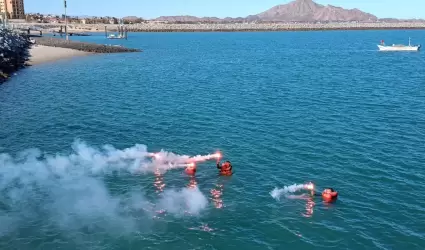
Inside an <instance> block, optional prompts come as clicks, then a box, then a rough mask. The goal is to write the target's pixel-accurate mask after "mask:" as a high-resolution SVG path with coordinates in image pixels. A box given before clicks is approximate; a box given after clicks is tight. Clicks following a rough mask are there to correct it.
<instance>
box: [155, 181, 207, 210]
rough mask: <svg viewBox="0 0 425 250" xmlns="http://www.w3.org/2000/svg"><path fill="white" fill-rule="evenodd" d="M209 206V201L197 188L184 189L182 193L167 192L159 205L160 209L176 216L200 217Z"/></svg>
mask: <svg viewBox="0 0 425 250" xmlns="http://www.w3.org/2000/svg"><path fill="white" fill-rule="evenodd" d="M207 205H208V200H207V198H206V197H205V196H204V194H202V192H201V191H200V190H199V189H198V188H197V187H195V188H184V189H182V190H181V191H175V190H167V191H166V192H164V195H163V197H162V199H161V200H160V201H159V203H158V208H160V209H164V210H166V211H168V212H169V213H172V214H175V215H179V216H182V215H185V214H191V215H199V213H200V212H201V211H202V210H204V209H205V208H206V207H207Z"/></svg>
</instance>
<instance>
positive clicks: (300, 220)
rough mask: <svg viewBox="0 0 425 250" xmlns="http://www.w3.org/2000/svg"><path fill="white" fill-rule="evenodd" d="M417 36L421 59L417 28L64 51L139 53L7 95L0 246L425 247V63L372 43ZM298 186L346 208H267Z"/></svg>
mask: <svg viewBox="0 0 425 250" xmlns="http://www.w3.org/2000/svg"><path fill="white" fill-rule="evenodd" d="M409 36H410V37H411V38H412V42H413V43H415V44H416V43H421V44H424V45H425V31H349V32H339V31H338V32H337V31H332V32H287V33H140V34H130V38H129V40H128V41H121V40H107V39H105V38H104V37H103V36H102V35H101V34H100V35H97V36H92V37H82V38H73V39H81V40H86V41H94V42H98V43H103V44H111V43H114V44H123V45H125V46H130V47H137V48H142V49H143V50H144V52H143V53H134V54H114V55H95V56H87V57H83V58H78V59H71V60H65V61H60V62H55V63H49V64H44V65H38V66H34V67H31V68H28V69H26V70H23V71H20V72H18V74H17V75H16V76H15V77H13V79H11V80H10V81H9V82H7V83H6V84H3V85H1V86H0V153H4V154H2V155H1V156H0V249H31V250H33V249H43V250H44V249H164V250H165V249H229V250H230V249H246V250H248V249H299V250H304V249H409V250H411V249H425V194H424V190H425V189H424V187H425V179H424V178H425V174H424V164H425V72H424V70H425V56H424V52H420V53H380V52H378V51H377V46H376V44H377V43H378V42H379V41H380V40H381V39H384V40H385V41H386V42H387V43H389V44H392V43H407V42H408V38H409ZM136 144H141V145H138V146H135V145H136ZM105 145H111V146H113V147H114V148H115V149H113V148H111V147H109V148H107V149H103V147H104V146H105ZM142 145H146V147H147V150H148V151H149V152H157V151H159V150H161V149H163V150H164V151H168V152H173V153H175V154H179V155H197V154H202V155H205V154H209V153H214V152H216V151H217V150H220V151H221V152H222V153H223V154H224V156H225V158H224V159H226V160H230V161H231V162H232V164H233V166H234V169H235V174H234V175H233V176H232V177H230V178H229V177H227V178H224V177H219V176H218V175H217V169H216V168H215V162H214V161H209V162H205V163H202V164H199V165H198V173H197V176H196V179H191V178H190V177H188V176H186V175H184V174H183V169H181V168H180V169H171V170H168V171H166V172H165V173H164V172H162V173H158V172H157V173H153V171H151V170H153V166H152V165H149V160H148V159H143V158H140V157H138V156H139V154H142V153H143V152H144V151H145V148H144V147H143V146H142ZM126 149H127V154H124V153H123V152H122V151H119V150H126ZM129 151H131V152H130V153H131V154H130V153H129ZM107 155H108V156H107ZM108 157H109V158H108ZM106 158H108V159H106ZM112 158H114V159H112ZM111 159H112V160H111ZM140 169H142V171H141V170H140ZM307 181H312V182H314V183H315V184H316V186H317V189H318V190H319V191H321V190H322V189H323V188H325V187H333V188H335V189H336V190H337V191H338V192H339V200H338V201H337V202H336V203H334V204H332V205H327V204H324V203H323V202H322V201H321V199H320V197H316V198H314V199H312V198H309V197H306V196H302V194H303V193H306V191H302V190H301V191H299V192H296V193H284V192H282V193H281V194H280V196H279V197H272V195H271V191H273V190H274V189H275V188H278V189H283V188H284V187H285V186H289V185H292V184H303V183H306V182H307ZM188 186H189V187H194V188H187V187H188ZM195 186H196V187H195ZM281 191H282V190H281ZM275 198H276V199H275Z"/></svg>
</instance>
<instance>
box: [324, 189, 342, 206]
mask: <svg viewBox="0 0 425 250" xmlns="http://www.w3.org/2000/svg"><path fill="white" fill-rule="evenodd" d="M322 198H323V200H324V201H325V202H328V203H331V202H335V201H336V200H337V199H338V192H337V191H335V190H334V189H333V188H325V190H323V192H322Z"/></svg>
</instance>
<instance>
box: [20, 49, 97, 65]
mask: <svg viewBox="0 0 425 250" xmlns="http://www.w3.org/2000/svg"><path fill="white" fill-rule="evenodd" d="M29 54H30V58H29V60H28V62H27V64H28V66H35V65H40V64H44V63H49V62H56V61H61V60H65V59H71V58H76V57H82V56H88V55H94V54H95V53H90V52H84V51H78V50H74V49H67V48H59V47H51V46H44V45H33V46H32V47H31V48H30V50H29Z"/></svg>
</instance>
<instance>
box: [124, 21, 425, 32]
mask: <svg viewBox="0 0 425 250" xmlns="http://www.w3.org/2000/svg"><path fill="white" fill-rule="evenodd" d="M126 27H127V29H128V31H130V32H214V31H215V32H232V31H309V30H381V29H425V23H423V22H400V23H380V22H371V23H364V22H339V23H272V22H270V23H197V24H183V23H182V24H178V23H140V24H131V25H126Z"/></svg>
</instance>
